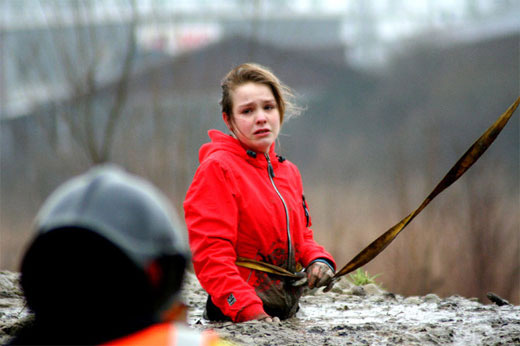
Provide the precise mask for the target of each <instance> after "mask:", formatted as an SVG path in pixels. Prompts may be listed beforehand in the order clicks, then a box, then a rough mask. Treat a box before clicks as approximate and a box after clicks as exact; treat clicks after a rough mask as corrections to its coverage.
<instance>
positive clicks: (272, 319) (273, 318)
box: [256, 315, 280, 323]
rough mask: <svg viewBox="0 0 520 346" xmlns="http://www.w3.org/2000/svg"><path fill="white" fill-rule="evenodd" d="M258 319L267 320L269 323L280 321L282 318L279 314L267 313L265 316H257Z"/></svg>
mask: <svg viewBox="0 0 520 346" xmlns="http://www.w3.org/2000/svg"><path fill="white" fill-rule="evenodd" d="M256 320H257V321H261V322H267V323H276V322H280V318H279V317H278V316H274V317H271V316H269V315H265V316H264V317H261V318H257V319H256Z"/></svg>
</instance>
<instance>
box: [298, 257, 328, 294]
mask: <svg viewBox="0 0 520 346" xmlns="http://www.w3.org/2000/svg"><path fill="white" fill-rule="evenodd" d="M305 271H306V272H307V282H308V283H309V288H310V289H313V288H315V287H321V286H327V287H325V288H324V289H323V292H328V291H330V290H331V289H332V286H333V285H334V281H333V280H332V277H333V276H334V272H333V271H332V269H330V267H329V266H328V265H327V264H325V263H323V262H314V263H312V264H311V265H310V266H308V267H307V269H306V270H305Z"/></svg>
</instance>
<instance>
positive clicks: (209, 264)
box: [184, 160, 267, 322]
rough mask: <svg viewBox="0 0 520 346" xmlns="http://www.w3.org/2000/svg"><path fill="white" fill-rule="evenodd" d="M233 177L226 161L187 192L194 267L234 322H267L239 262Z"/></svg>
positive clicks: (199, 176) (202, 171)
mask: <svg viewBox="0 0 520 346" xmlns="http://www.w3.org/2000/svg"><path fill="white" fill-rule="evenodd" d="M236 192H237V190H236V188H235V184H234V180H233V177H232V176H231V173H230V172H229V171H228V170H226V169H225V168H224V167H222V165H221V164H220V162H217V161H213V160H208V161H205V162H203V164H201V166H200V167H199V169H198V170H197V173H196V174H195V177H194V179H193V182H192V184H191V186H190V188H189V190H188V192H187V195H186V199H185V201H184V213H185V219H186V225H187V228H188V234H189V242H190V247H191V251H192V253H193V266H194V269H195V273H196V275H197V278H198V279H199V281H200V283H201V285H202V287H203V288H204V289H205V290H206V291H207V292H208V294H209V295H210V296H211V298H212V300H213V303H214V304H215V305H216V306H217V307H219V308H220V309H221V311H222V312H223V313H224V314H225V315H226V316H229V317H230V318H231V319H232V320H233V321H235V322H240V321H246V320H251V319H257V318H261V317H267V314H266V313H265V311H264V309H263V305H262V301H261V300H260V298H259V297H258V296H257V295H256V293H255V290H254V288H253V287H252V286H250V285H249V284H248V283H247V282H245V280H244V279H242V277H241V276H240V273H239V270H238V267H237V266H236V265H235V261H236V257H237V254H236V251H235V247H236V242H237V229H238V227H237V223H238V206H237V202H236V199H235V196H236V194H235V193H236Z"/></svg>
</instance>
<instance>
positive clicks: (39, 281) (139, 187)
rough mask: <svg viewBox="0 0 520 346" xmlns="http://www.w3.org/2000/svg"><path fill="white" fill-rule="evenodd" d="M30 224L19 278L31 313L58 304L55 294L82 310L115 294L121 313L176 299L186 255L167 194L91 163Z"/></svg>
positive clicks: (65, 303)
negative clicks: (30, 238) (30, 237)
mask: <svg viewBox="0 0 520 346" xmlns="http://www.w3.org/2000/svg"><path fill="white" fill-rule="evenodd" d="M35 227H36V230H37V235H36V238H35V240H34V241H33V242H32V244H31V245H30V247H29V249H28V250H27V252H26V254H25V256H24V259H23V261H22V268H21V272H22V278H21V284H22V288H23V290H24V293H25V296H26V298H27V302H28V304H29V307H31V309H33V310H34V311H35V312H36V313H37V314H38V312H40V313H42V314H45V313H48V312H49V311H50V310H56V304H58V302H57V300H59V301H61V302H63V304H62V307H63V308H64V309H68V306H70V305H75V308H76V309H78V306H77V304H83V305H82V307H81V309H82V310H83V311H82V313H84V314H87V313H88V311H89V310H94V309H95V308H96V306H97V305H100V304H101V302H102V301H103V302H104V303H103V304H105V305H106V304H116V303H115V302H116V301H117V300H119V306H115V305H114V306H113V308H114V310H119V311H120V312H121V313H122V312H123V311H127V310H128V311H131V312H136V313H137V312H140V313H143V312H144V311H145V310H147V309H152V310H153V313H158V312H161V311H162V310H165V309H167V308H168V307H169V305H170V304H171V303H172V302H173V300H175V297H176V294H177V293H178V291H179V289H180V285H181V282H182V278H183V275H184V270H185V268H186V264H187V263H188V261H189V259H190V255H189V250H188V247H187V244H186V241H185V240H184V236H183V234H181V229H182V228H181V226H180V224H179V222H178V220H177V217H176V215H175V214H174V212H173V209H172V208H171V206H170V205H169V203H168V201H167V199H166V198H165V197H164V196H163V195H162V194H161V193H160V192H159V191H158V190H157V189H155V188H154V187H153V186H152V185H151V184H150V183H148V182H146V181H145V180H143V179H141V178H138V177H137V176H133V175H131V174H128V173H126V172H124V171H123V170H121V169H120V168H118V167H116V166H113V165H105V166H99V167H95V168H93V169H91V170H90V171H88V172H87V173H85V174H83V175H81V176H79V177H76V178H73V179H71V180H70V181H69V182H67V183H65V184H63V185H62V186H61V187H59V188H58V189H57V190H56V191H55V192H54V193H53V194H52V195H51V196H50V197H49V198H48V199H47V201H46V202H45V203H44V205H43V207H42V208H41V210H40V212H39V214H38V216H37V218H36V222H35ZM152 263H155V264H156V265H158V266H156V269H155V272H157V270H159V272H160V277H161V279H160V282H159V283H158V284H157V283H154V282H153V281H154V280H152V279H153V278H151V277H150V272H149V268H150V265H151V264H152ZM157 268H158V269H157ZM65 296H66V298H64V297H65ZM50 301H51V302H50ZM125 306H128V308H125ZM105 308H106V306H105ZM128 311H127V312H128ZM98 312H99V311H98ZM148 312H150V311H148Z"/></svg>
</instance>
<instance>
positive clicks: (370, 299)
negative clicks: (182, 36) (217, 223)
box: [0, 271, 520, 345]
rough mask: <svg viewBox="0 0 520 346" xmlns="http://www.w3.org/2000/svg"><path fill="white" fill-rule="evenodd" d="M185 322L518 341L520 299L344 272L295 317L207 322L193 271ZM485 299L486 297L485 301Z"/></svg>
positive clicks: (426, 340) (7, 301) (14, 316)
mask: <svg viewBox="0 0 520 346" xmlns="http://www.w3.org/2000/svg"><path fill="white" fill-rule="evenodd" d="M183 297H184V301H185V302H186V303H187V304H188V305H189V306H190V308H191V310H190V312H189V314H188V323H189V324H190V325H191V326H192V327H193V328H196V329H200V330H204V329H213V330H214V331H216V332H217V333H218V334H220V335H221V336H222V337H223V338H225V339H227V340H230V341H233V342H235V343H237V344H241V345H302V344H305V345H401V344H405V345H520V306H514V305H504V306H498V305H496V304H491V303H490V304H483V303H482V302H479V301H477V300H476V299H471V298H470V299H468V298H464V297H460V296H451V297H447V298H439V297H438V296H436V295H435V294H429V295H426V296H420V297H403V296H400V295H396V294H393V293H389V292H385V291H383V290H381V289H379V288H378V287H377V286H375V285H367V286H364V287H357V286H353V285H352V284H351V283H350V282H349V281H348V280H346V279H342V280H341V281H340V282H339V283H338V284H337V285H336V286H335V287H334V289H333V291H332V292H329V293H326V294H324V293H322V292H321V291H320V290H318V291H313V292H307V294H306V295H305V296H304V297H302V299H301V303H300V311H298V313H297V315H296V317H293V318H291V319H288V320H285V321H281V322H279V323H264V322H246V323H239V324H234V323H230V322H226V323H210V322H208V321H206V320H204V318H203V317H202V312H203V308H204V304H205V300H206V294H205V293H204V291H203V290H202V288H201V287H200V285H199V284H198V282H197V280H196V278H195V277H194V275H193V274H189V275H188V278H187V280H186V283H185V286H184V289H183ZM486 303H487V302H486ZM24 305H25V303H24V300H23V296H22V292H21V290H20V289H19V287H18V274H16V273H12V272H5V271H4V272H0V344H4V343H6V342H7V341H8V340H9V338H10V337H11V336H12V335H14V334H15V333H16V331H17V329H18V328H19V327H20V325H21V324H23V323H24V321H25V320H26V319H27V318H28V317H30V312H29V311H27V309H26V308H25V306H24Z"/></svg>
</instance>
